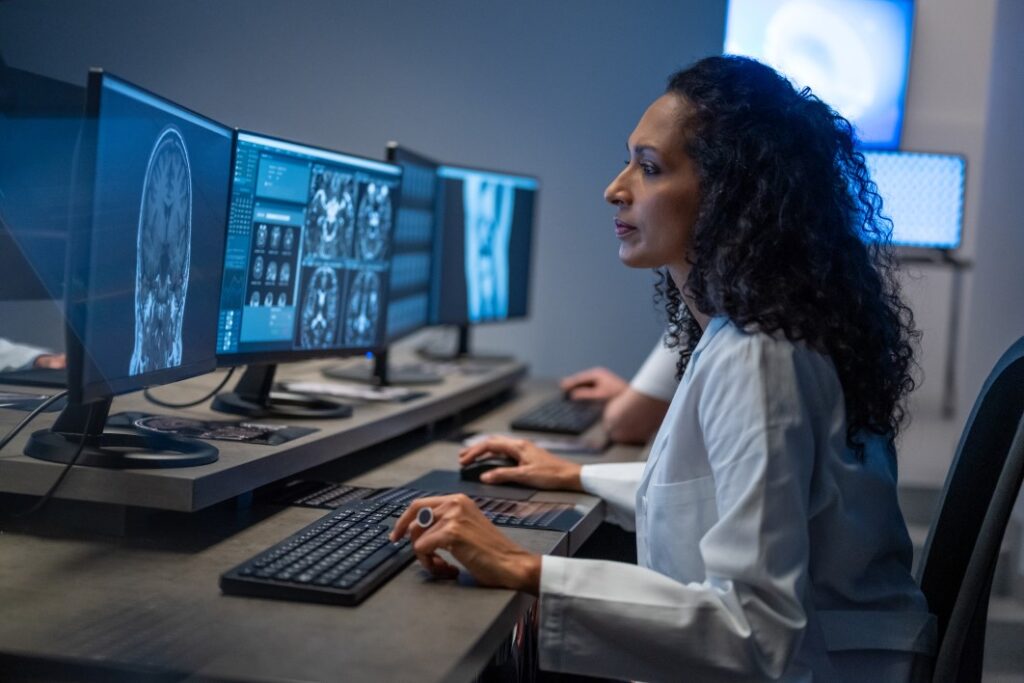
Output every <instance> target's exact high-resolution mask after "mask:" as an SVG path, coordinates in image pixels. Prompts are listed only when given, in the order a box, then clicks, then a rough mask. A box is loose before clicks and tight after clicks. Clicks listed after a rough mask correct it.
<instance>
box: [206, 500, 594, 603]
mask: <svg viewBox="0 0 1024 683" xmlns="http://www.w3.org/2000/svg"><path fill="white" fill-rule="evenodd" d="M335 486H338V487H342V488H345V485H343V484H338V485H335ZM350 488H353V489H359V487H350ZM365 490H366V489H361V490H359V491H358V492H359V493H360V494H361V493H363V492H364V491H365ZM335 491H336V489H335ZM440 495H446V492H443V491H427V490H423V489H416V488H401V487H399V488H392V489H383V490H382V492H381V493H379V494H377V495H376V496H375V497H374V498H371V499H369V500H356V501H353V502H349V503H345V504H342V505H341V506H340V507H338V508H337V509H335V510H334V511H333V512H330V513H328V514H327V515H326V516H325V517H323V518H322V519H319V520H317V521H316V522H313V523H312V524H310V525H308V526H306V527H305V528H303V529H301V530H300V531H298V532H297V533H295V534H293V535H292V536H290V537H288V538H286V539H285V540H283V541H281V542H280V543H278V544H276V545H274V546H271V547H270V548H268V549H267V550H264V551H263V552H261V553H259V554H258V555H256V556H255V557H252V558H250V559H248V560H246V561H245V562H243V563H242V564H240V565H238V566H237V567H235V568H234V569H231V570H230V571H227V572H225V573H224V574H222V575H221V577H220V588H221V590H222V591H224V592H225V593H228V594H232V595H247V596H251V597H259V598H278V599H282V600H301V601H306V602H321V603H329V604H335V605H357V604H359V603H360V602H362V601H363V600H365V599H366V597H367V596H369V595H370V594H371V593H372V592H373V591H374V590H376V589H377V587H378V586H380V585H381V584H383V583H384V582H385V581H387V580H388V579H390V578H391V577H392V576H394V575H395V574H397V573H398V572H399V571H401V569H402V568H403V567H404V566H405V565H406V564H407V563H408V562H409V560H411V559H412V557H413V551H412V547H411V546H410V545H409V541H408V539H401V540H399V541H398V542H396V543H392V542H391V541H389V540H388V533H389V532H390V531H391V529H392V528H393V527H394V524H395V520H396V519H397V518H398V517H399V516H400V515H401V514H402V512H404V511H405V509H406V507H408V505H409V503H411V502H412V501H413V500H415V499H417V498H423V497H426V496H440ZM470 497H471V498H472V499H473V501H474V502H475V503H476V504H477V506H478V507H479V508H480V509H481V510H482V511H483V513H484V515H486V516H487V518H488V519H490V520H491V521H492V522H493V523H494V524H496V525H498V526H506V527H519V528H523V529H550V530H555V531H562V532H568V531H570V530H571V529H572V528H573V527H575V525H576V523H577V522H578V521H579V520H580V519H582V517H583V516H582V514H581V513H580V512H578V511H577V510H576V509H575V507H574V506H573V505H571V504H568V503H547V502H533V501H529V500H503V499H499V498H489V497H486V496H470ZM316 498H317V496H312V497H307V498H306V499H305V501H304V502H302V503H299V501H294V502H295V503H299V504H302V505H307V506H313V505H314V504H313V500H315V499H316ZM332 503H333V498H331V497H329V496H328V497H326V498H324V499H323V500H320V501H319V503H318V504H317V505H318V506H321V507H330V506H331V505H332Z"/></svg>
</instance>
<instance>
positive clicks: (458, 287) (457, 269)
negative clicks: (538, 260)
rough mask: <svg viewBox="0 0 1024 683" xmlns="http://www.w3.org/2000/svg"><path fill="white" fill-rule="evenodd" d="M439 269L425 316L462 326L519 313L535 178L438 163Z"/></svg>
mask: <svg viewBox="0 0 1024 683" xmlns="http://www.w3.org/2000/svg"><path fill="white" fill-rule="evenodd" d="M438 177H439V178H440V181H441V188H440V189H441V191H440V193H439V197H438V216H439V221H440V226H439V227H440V230H439V232H438V234H437V236H436V238H435V240H436V245H435V250H436V251H435V253H438V254H440V264H439V266H440V267H439V268H437V269H436V270H435V272H434V273H433V274H432V277H433V278H434V280H435V284H434V288H435V291H436V292H437V294H436V295H435V297H434V298H433V300H432V301H431V309H432V310H431V316H430V317H431V320H432V321H436V322H438V323H442V324H455V325H463V324H467V323H479V322H485V321H490V320H506V319H508V318H516V317H522V316H525V315H526V312H527V303H528V302H527V300H528V297H529V271H530V247H531V243H532V239H533V214H534V204H535V201H536V196H537V181H536V180H535V179H534V178H530V177H526V176H515V175H510V174H506V173H496V172H493V171H483V170H477V169H469V168H458V167H454V166H441V167H440V168H439V169H438Z"/></svg>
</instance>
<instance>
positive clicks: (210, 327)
mask: <svg viewBox="0 0 1024 683" xmlns="http://www.w3.org/2000/svg"><path fill="white" fill-rule="evenodd" d="M99 93H100V94H99V97H100V101H99V114H98V119H97V124H96V126H97V127H96V136H97V137H96V166H95V185H94V188H93V194H92V216H91V221H90V222H89V224H88V225H87V226H83V228H79V229H80V230H84V229H86V228H87V229H88V230H89V234H88V235H87V236H85V235H78V236H77V237H78V239H79V241H76V242H75V244H81V243H82V242H81V240H82V239H84V241H85V242H86V243H87V244H88V245H89V246H88V251H89V266H88V281H87V283H86V284H85V289H84V291H82V290H81V289H80V287H81V286H79V289H76V290H74V291H73V292H72V303H73V304H76V305H84V306H85V310H86V312H87V316H86V317H85V318H84V322H83V323H82V324H84V326H85V329H84V330H82V331H81V332H82V333H81V334H80V337H81V339H82V341H83V343H84V346H85V353H86V358H87V361H91V362H86V364H85V366H84V371H85V375H84V381H85V383H86V384H91V383H93V382H95V381H103V382H107V383H108V384H110V385H111V386H112V387H113V388H114V389H115V390H118V387H119V388H120V390H128V389H130V388H138V387H139V386H142V383H143V381H144V376H147V375H149V374H150V373H153V372H158V371H163V370H169V369H174V368H180V369H181V370H182V371H183V373H182V376H189V374H198V373H199V372H205V371H208V370H211V369H213V365H214V362H215V346H216V321H217V306H216V300H217V295H216V293H217V292H219V291H220V279H221V255H222V254H223V248H224V231H225V225H226V224H227V203H228V188H229V185H230V169H231V138H232V132H231V130H230V129H229V128H226V127H223V126H220V125H218V124H215V123H214V122H212V121H209V120H207V119H204V118H202V117H200V116H197V115H195V114H192V113H191V112H189V111H187V110H185V109H182V108H180V107H178V106H175V105H173V104H172V103H170V102H167V101H165V100H162V99H160V98H158V97H156V96H154V95H151V94H149V93H147V92H145V91H143V90H140V89H138V88H136V87H134V86H132V85H130V84H128V83H126V82H123V81H120V80H118V79H116V78H114V77H111V76H110V75H109V74H103V75H102V85H101V87H100V90H99ZM115 338H116V339H117V340H118V341H117V342H115V343H112V342H111V340H112V339H115ZM188 369H192V372H191V373H188V372H185V371H186V370H188ZM165 375H166V373H165Z"/></svg>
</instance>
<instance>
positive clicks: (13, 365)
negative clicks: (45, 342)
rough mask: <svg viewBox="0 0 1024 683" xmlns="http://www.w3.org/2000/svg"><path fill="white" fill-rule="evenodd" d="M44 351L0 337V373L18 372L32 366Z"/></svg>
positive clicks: (45, 351)
mask: <svg viewBox="0 0 1024 683" xmlns="http://www.w3.org/2000/svg"><path fill="white" fill-rule="evenodd" d="M44 353H50V352H49V351H47V350H46V349H42V348H39V347H37V346H29V345H28V344H15V343H13V342H10V341H7V340H6V339H4V338H3V337H0V372H6V371H8V370H19V369H21V368H24V367H26V366H29V365H31V364H32V362H33V361H34V360H35V359H36V358H38V357H39V356H41V355H43V354H44Z"/></svg>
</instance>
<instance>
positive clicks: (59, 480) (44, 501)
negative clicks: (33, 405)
mask: <svg viewBox="0 0 1024 683" xmlns="http://www.w3.org/2000/svg"><path fill="white" fill-rule="evenodd" d="M65 393H67V392H65ZM95 410H96V404H95V403H90V404H89V417H88V418H86V421H85V424H91V423H92V415H93V412H95ZM88 438H89V433H88V430H87V429H82V438H81V440H80V441H79V442H78V449H77V450H76V451H75V455H74V457H72V458H71V460H70V462H68V464H67V465H65V466H64V471H63V472H61V473H60V476H59V477H57V481H55V482H53V486H51V487H50V490H49V491H47V492H46V493H45V494H43V497H42V498H40V499H39V500H37V501H36V503H35V505H33V506H32V507H30V508H29V509H28V510H25V511H24V512H18V513H15V514H14V515H12V516H13V517H15V518H23V517H28V516H29V515H33V514H35V513H37V512H39V511H40V510H42V509H43V507H44V506H45V505H46V504H47V503H49V502H50V499H51V498H53V494H54V493H56V491H57V488H58V487H59V486H60V485H61V483H62V482H63V481H64V478H65V477H66V476H68V472H70V471H71V468H72V467H74V466H75V464H76V463H77V462H78V458H80V457H81V455H82V451H83V450H85V442H86V439H88Z"/></svg>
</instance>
